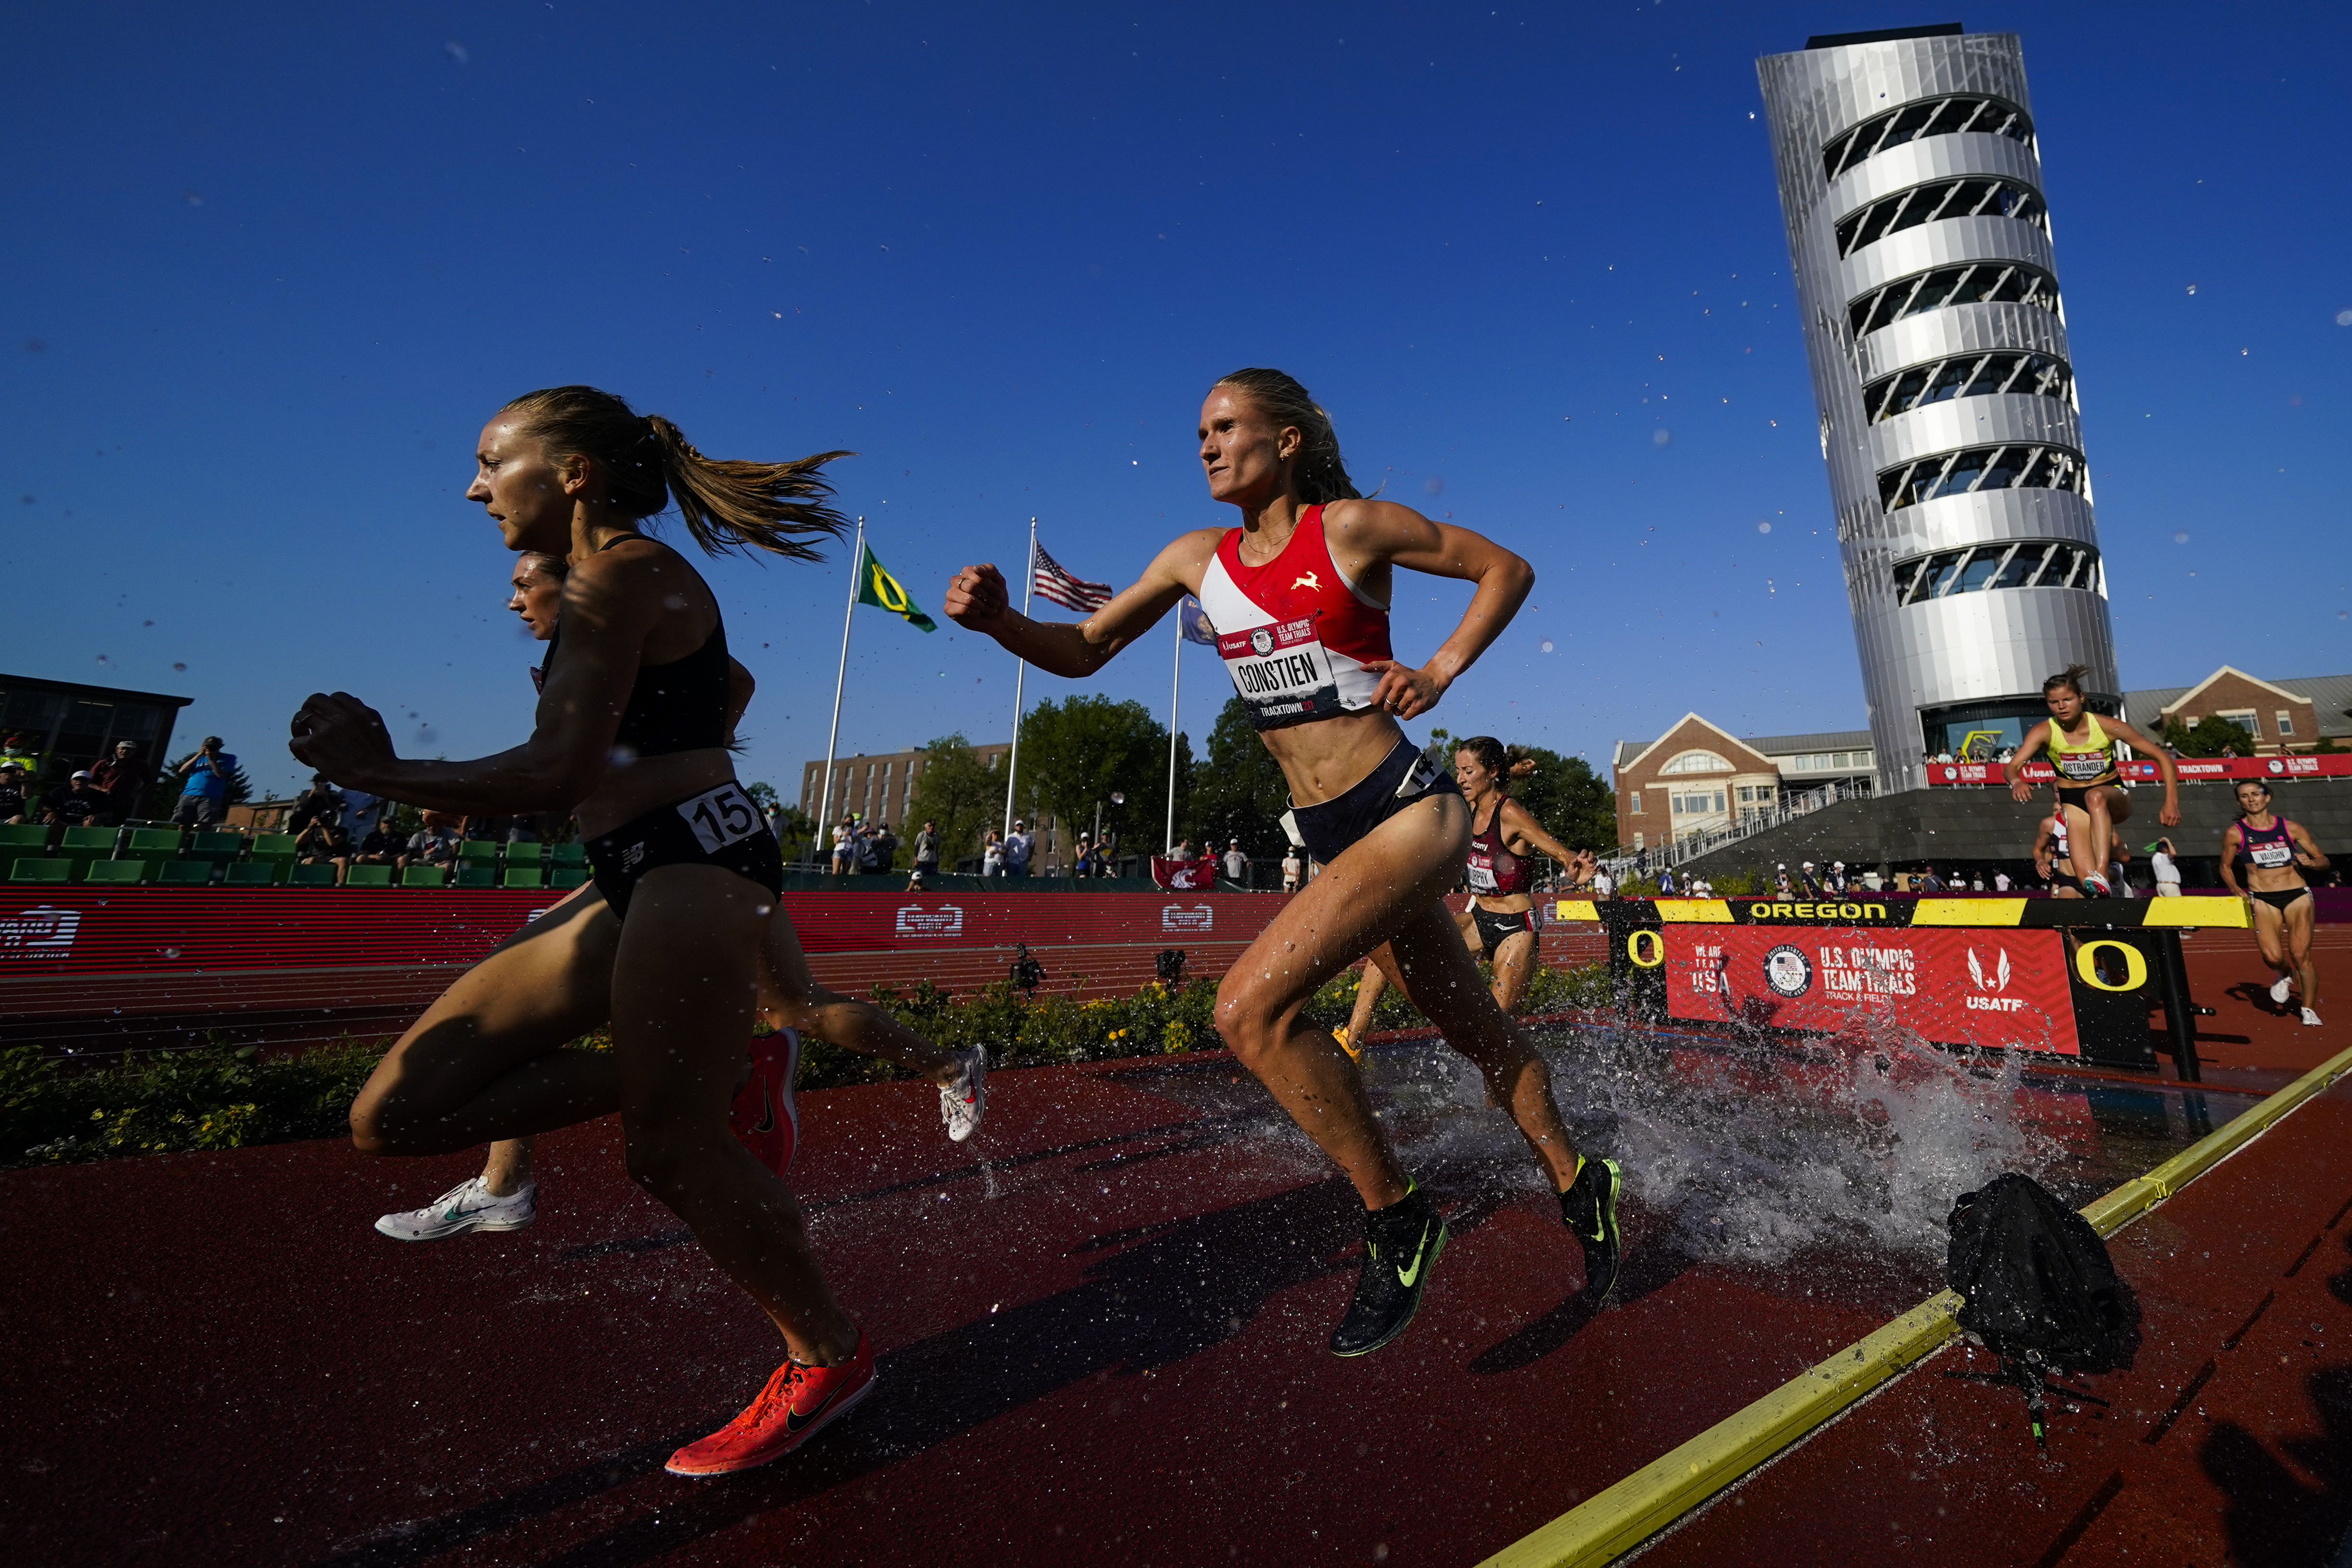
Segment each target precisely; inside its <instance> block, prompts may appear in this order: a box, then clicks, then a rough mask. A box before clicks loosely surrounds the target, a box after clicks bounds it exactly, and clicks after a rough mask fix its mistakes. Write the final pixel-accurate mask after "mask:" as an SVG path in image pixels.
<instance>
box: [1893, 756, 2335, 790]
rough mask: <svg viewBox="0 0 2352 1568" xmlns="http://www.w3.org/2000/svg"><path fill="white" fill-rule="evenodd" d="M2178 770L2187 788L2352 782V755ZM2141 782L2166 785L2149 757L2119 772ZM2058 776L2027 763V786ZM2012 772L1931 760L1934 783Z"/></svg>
mask: <svg viewBox="0 0 2352 1568" xmlns="http://www.w3.org/2000/svg"><path fill="white" fill-rule="evenodd" d="M2172 766H2173V767H2174V768H2175V769H2176V770H2178V771H2179V775H2180V781H2181V782H2182V783H2184V784H2206V783H2214V782H2218V781H2220V780H2222V779H2352V751H2347V752H2342V753H2338V754H2335V755H2331V756H2327V757H2182V758H2176V759H2175V760H2174V762H2173V764H2172ZM2116 771H2117V772H2119V773H2121V774H2122V775H2123V776H2124V777H2125V778H2126V779H2131V780H2133V781H2134V782H2135V783H2137V782H2142V781H2146V782H2152V783H2159V784H2160V783H2162V782H2163V781H2164V772H2163V770H2162V769H2161V768H2158V767H2157V765H2156V764H2155V763H2154V762H2151V761H2149V760H2148V759H2147V758H2145V757H2135V758H2132V759H2131V760H2130V761H2128V762H2126V763H2124V764H2122V765H2121V766H2120V767H2119V768H2116ZM2056 777H2058V776H2057V775H2056V774H2055V773H2053V772H2052V771H2051V769H2050V765H2049V764H2048V763H2046V762H2029V763H2027V764H2026V765H2025V778H2026V780H2027V782H2029V783H2033V784H2047V783H2049V782H2050V781H2051V780H2052V779H2055V778H2056ZM2008 781H2009V769H2008V766H2007V765H2006V764H2005V763H2000V762H1931V763H1929V764H1927V782H1928V783H1929V784H2005V783H2007V782H2008Z"/></svg>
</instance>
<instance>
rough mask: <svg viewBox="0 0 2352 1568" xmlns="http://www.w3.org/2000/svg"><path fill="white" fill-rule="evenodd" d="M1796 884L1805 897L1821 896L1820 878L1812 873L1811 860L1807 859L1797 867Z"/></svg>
mask: <svg viewBox="0 0 2352 1568" xmlns="http://www.w3.org/2000/svg"><path fill="white" fill-rule="evenodd" d="M1797 886H1798V891H1800V892H1801V893H1802V894H1804V895H1805V896H1806V897H1807V898H1819V897H1821V895H1822V879H1821V878H1820V877H1817V876H1815V875H1814V874H1813V862H1811V861H1807V862H1805V863H1804V864H1802V865H1801V866H1799V867H1798V868H1797Z"/></svg>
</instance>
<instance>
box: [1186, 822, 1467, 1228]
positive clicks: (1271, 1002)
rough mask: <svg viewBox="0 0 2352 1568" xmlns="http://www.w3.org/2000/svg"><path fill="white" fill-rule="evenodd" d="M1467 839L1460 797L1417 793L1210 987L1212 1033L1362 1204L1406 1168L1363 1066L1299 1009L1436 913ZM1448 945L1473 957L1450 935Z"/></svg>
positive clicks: (1390, 1199) (1399, 1192)
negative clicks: (1385, 1131) (1376, 1113)
mask: <svg viewBox="0 0 2352 1568" xmlns="http://www.w3.org/2000/svg"><path fill="white" fill-rule="evenodd" d="M1469 842H1470V813H1469V811H1468V810H1466V809H1465V807H1464V806H1463V804H1462V800H1461V798H1460V797H1459V796H1455V795H1440V796H1436V797H1434V798H1433V799H1428V800H1417V801H1415V802H1414V803H1413V804H1412V805H1410V806H1408V807H1406V808H1405V809H1404V810H1402V811H1399V812H1398V813H1397V814H1396V815H1395V816H1393V817H1391V818H1390V819H1389V820H1388V821H1385V822H1382V823H1381V825H1380V826H1379V827H1377V828H1375V829H1374V830H1372V831H1371V832H1370V833H1369V834H1367V835H1366V836H1365V838H1364V839H1363V841H1361V842H1360V843H1357V844H1355V845H1354V846H1352V847H1350V848H1349V849H1348V850H1347V851H1346V852H1343V853H1341V854H1340V856H1339V858H1338V859H1337V860H1335V861H1333V862H1331V863H1330V864H1329V865H1328V866H1326V867H1324V869H1323V874H1322V875H1321V876H1318V877H1317V878H1316V879H1315V880H1314V881H1313V882H1311V883H1307V886H1306V888H1305V890H1304V891H1302V892H1300V893H1299V894H1297V895H1296V896H1295V897H1293V898H1292V899H1291V900H1290V901H1289V902H1288V903H1286V904H1284V905H1283V907H1282V913H1280V914H1279V915H1276V916H1275V917H1274V921H1273V923H1272V924H1271V925H1267V926H1266V928H1265V930H1264V931H1262V932H1260V933H1259V934H1258V938H1257V940H1256V941H1255V942H1253V943H1251V944H1250V946H1249V950H1248V951H1247V952H1245V953H1244V954H1243V955H1242V956H1241V957H1240V958H1239V959H1238V960H1236V961H1235V962H1234V967H1232V968H1231V969H1229V970H1227V971H1226V973H1225V977H1224V979H1223V981H1222V982H1221V983H1220V984H1219V985H1218V987H1217V1031H1218V1033H1220V1034H1222V1035H1223V1036H1224V1039H1225V1043H1226V1044H1227V1045H1229V1046H1231V1047H1232V1048H1233V1051H1234V1057H1235V1058H1236V1059H1237V1060H1239V1061H1240V1062H1241V1063H1242V1065H1243V1066H1244V1067H1246V1068H1248V1069H1249V1070H1250V1071H1252V1072H1254V1073H1255V1074H1256V1075H1257V1078H1258V1081H1259V1082H1262V1083H1264V1084H1265V1086H1266V1089H1267V1090H1268V1091H1269V1092H1271V1093H1272V1094H1273V1095H1274V1097H1275V1099H1276V1101H1277V1102H1279V1103H1280V1104H1281V1106H1282V1108H1283V1110H1285V1111H1286V1112H1287V1113H1289V1115H1290V1119H1291V1120H1292V1121H1294V1122H1296V1123H1297V1124H1298V1125H1299V1127H1300V1128H1301V1129H1302V1130H1303V1131H1304V1132H1305V1133H1306V1134H1307V1136H1308V1137H1310V1138H1312V1139H1314V1140H1315V1143H1316V1146H1317V1147H1318V1148H1320V1149H1321V1150H1322V1151H1323V1152H1324V1153H1325V1154H1326V1155H1329V1156H1330V1158H1331V1160H1332V1163H1334V1164H1335V1165H1337V1166H1339V1169H1340V1170H1341V1171H1342V1172H1344V1173H1345V1174H1346V1176H1347V1177H1348V1179H1349V1181H1350V1182H1352V1183H1354V1184H1355V1187H1356V1191H1357V1193H1358V1195H1359V1196H1360V1197H1362V1198H1363V1201H1364V1207H1367V1208H1385V1207H1388V1206H1389V1205H1391V1204H1392V1203H1395V1202H1398V1201H1399V1200H1400V1199H1402V1197H1404V1196H1405V1194H1406V1192H1407V1191H1409V1190H1410V1188H1409V1187H1408V1186H1407V1184H1406V1181H1405V1176H1404V1172H1403V1171H1402V1169H1400V1168H1399V1167H1398V1166H1397V1163H1396V1156H1395V1155H1393V1154H1391V1152H1390V1150H1389V1145H1388V1140H1387V1139H1386V1138H1384V1137H1383V1136H1381V1129H1380V1124H1379V1123H1378V1122H1377V1121H1376V1120H1375V1119H1374V1118H1373V1116H1372V1108H1371V1103H1370V1101H1369V1100H1367V1099H1366V1098H1365V1095H1364V1081H1363V1078H1362V1076H1361V1075H1360V1074H1359V1073H1358V1072H1357V1071H1356V1069H1355V1067H1354V1065H1353V1064H1352V1063H1350V1062H1349V1060H1348V1057H1347V1053H1346V1052H1344V1051H1341V1050H1340V1049H1339V1041H1338V1040H1333V1039H1332V1038H1331V1036H1330V1035H1329V1034H1328V1033H1327V1032H1326V1031H1324V1030H1319V1029H1318V1028H1316V1027H1315V1026H1314V1025H1312V1024H1309V1023H1307V1022H1306V1021H1305V1020H1304V1019H1301V1018H1300V1017H1299V1016H1298V1012H1299V1009H1300V1008H1302V1007H1303V1006H1305V1005H1306V1003H1307V998H1310V997H1312V996H1313V995H1314V994H1315V992H1316V990H1317V988H1318V987H1320V986H1321V985H1322V984H1323V982H1324V981H1326V980H1328V979H1329V978H1330V977H1332V976H1334V975H1336V974H1338V973H1339V971H1340V970H1342V969H1344V968H1346V967H1348V966H1349V964H1352V963H1354V962H1355V961H1356V960H1357V959H1359V958H1360V957H1362V956H1364V955H1365V954H1366V953H1367V952H1369V951H1370V950H1371V949H1372V948H1374V947H1376V946H1380V945H1381V943H1383V942H1386V941H1388V940H1389V938H1390V937H1391V936H1393V935H1395V934H1396V932H1397V931H1399V930H1400V929H1402V928H1404V927H1407V926H1410V925H1413V923H1414V922H1416V921H1425V920H1427V919H1428V918H1429V917H1430V916H1431V915H1432V913H1433V912H1434V915H1435V917H1436V918H1438V919H1441V920H1442V919H1443V918H1444V909H1443V907H1442V906H1441V905H1440V904H1438V899H1439V898H1440V897H1441V896H1443V895H1444V892H1445V890H1446V889H1447V888H1448V887H1450V886H1452V885H1453V883H1454V878H1455V877H1457V876H1458V875H1460V874H1461V864H1462V856H1463V854H1464V852H1465V851H1466V850H1467V849H1468V847H1469ZM1444 946H1446V947H1447V948H1448V949H1449V950H1450V951H1451V952H1452V953H1453V955H1454V959H1455V961H1456V962H1457V963H1460V964H1461V965H1463V966H1464V967H1468V965H1469V959H1468V957H1467V956H1466V955H1465V954H1464V953H1463V950H1462V945H1461V943H1459V942H1458V941H1456V940H1454V938H1453V936H1451V935H1450V934H1449V935H1448V936H1446V939H1445V943H1444ZM1395 956H1396V957H1397V958H1398V959H1399V960H1400V961H1402V958H1403V955H1402V953H1398V954H1396V955H1395ZM1471 973H1472V977H1473V979H1474V982H1475V977H1476V971H1475V969H1473V970H1472V971H1471ZM1480 994H1481V995H1484V988H1480Z"/></svg>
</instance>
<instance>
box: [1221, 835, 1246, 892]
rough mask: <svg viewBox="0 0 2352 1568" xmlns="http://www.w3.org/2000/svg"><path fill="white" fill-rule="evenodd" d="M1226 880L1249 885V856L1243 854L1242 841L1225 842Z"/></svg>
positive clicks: (1230, 840)
mask: <svg viewBox="0 0 2352 1568" xmlns="http://www.w3.org/2000/svg"><path fill="white" fill-rule="evenodd" d="M1225 880H1226V881H1227V882H1237V883H1241V884H1242V885H1243V886H1244V887H1247V886H1248V885H1249V856H1247V855H1245V854H1244V853H1242V841H1241V840H1239V839H1229V840H1227V841H1226V842H1225Z"/></svg>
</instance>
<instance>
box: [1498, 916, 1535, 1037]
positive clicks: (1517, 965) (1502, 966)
mask: <svg viewBox="0 0 2352 1568" xmlns="http://www.w3.org/2000/svg"><path fill="white" fill-rule="evenodd" d="M1535 972H1536V938H1535V934H1534V933H1533V932H1528V931H1521V932H1515V933H1514V934H1512V935H1511V936H1507V937H1505V938H1504V939H1503V945H1502V946H1501V948H1500V949H1498V950H1497V951H1496V954H1495V1005H1496V1007H1498V1008H1500V1009H1503V1010H1504V1011H1505V1012H1507V1013H1509V1014H1510V1015H1511V1016H1512V1017H1514V1018H1517V1016H1518V1011H1519V1004H1520V1003H1522V1002H1524V1001H1526V1000H1527V999H1528V983H1529V982H1530V981H1532V980H1533V979H1534V978H1535Z"/></svg>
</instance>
